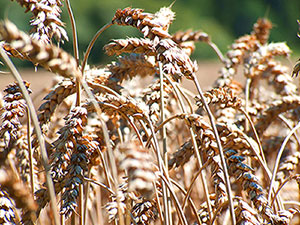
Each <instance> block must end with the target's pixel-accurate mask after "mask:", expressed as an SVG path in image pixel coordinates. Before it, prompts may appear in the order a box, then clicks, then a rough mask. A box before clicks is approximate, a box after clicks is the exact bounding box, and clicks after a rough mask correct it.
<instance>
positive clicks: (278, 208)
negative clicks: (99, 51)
mask: <svg viewBox="0 0 300 225" xmlns="http://www.w3.org/2000/svg"><path fill="white" fill-rule="evenodd" d="M17 2H18V3H19V4H20V5H21V6H23V7H25V8H26V11H30V12H32V14H33V18H32V20H31V21H30V23H31V25H33V29H32V31H31V35H27V34H25V33H23V32H21V31H19V30H18V28H17V27H16V26H15V25H14V24H13V23H12V22H9V21H2V22H1V23H0V41H1V42H0V48H1V49H0V50H1V56H2V59H3V62H4V63H6V64H7V65H8V67H9V68H10V70H11V71H12V74H13V75H14V76H15V77H16V78H18V76H19V75H18V72H17V70H15V68H14V66H13V65H12V64H10V61H9V58H7V56H9V57H16V58H19V59H21V60H29V61H31V62H32V63H33V64H34V65H35V66H41V67H44V68H45V69H47V70H49V71H51V72H53V74H56V75H57V76H60V77H61V78H62V79H61V81H59V82H56V83H55V85H54V86H53V88H52V90H51V91H50V92H49V93H45V97H44V99H43V102H42V103H40V107H39V108H38V116H37V117H35V116H34V113H33V111H34V110H33V109H32V108H31V103H30V101H28V94H29V93H31V90H30V88H29V86H30V84H29V83H28V82H26V81H24V83H22V82H20V80H19V81H18V82H15V83H13V84H9V85H8V86H7V88H6V89H5V90H4V96H3V98H2V100H1V102H0V106H1V111H0V113H1V123H0V223H1V224H57V225H58V224H109V223H114V224H120V225H125V224H126V225H129V224H141V225H142V224H143V225H148V224H167V225H171V224H184V225H188V224H199V225H200V224H230V223H232V224H255V225H256V224H275V225H281V224H299V223H300V216H299V210H300V166H299V161H300V150H299V146H300V138H299V135H298V132H297V129H298V128H299V120H300V113H299V112H300V95H299V89H298V87H297V85H295V83H294V81H293V80H292V78H291V76H290V72H289V68H287V67H286V66H284V65H283V64H282V63H281V62H280V61H279V59H278V57H277V56H281V57H288V56H289V54H290V52H291V51H290V49H289V47H288V46H287V45H286V44H285V43H284V42H282V43H269V41H268V39H269V33H270V30H271V28H272V23H271V22H270V21H269V20H268V19H265V18H263V19H258V20H257V22H256V23H255V24H254V26H253V31H252V32H251V33H250V34H248V35H245V36H242V37H240V38H238V39H237V40H236V41H235V42H234V43H233V44H232V45H231V47H230V49H229V51H228V52H227V53H226V55H225V56H223V55H222V53H221V52H220V51H219V50H218V48H217V46H216V45H215V44H214V43H213V42H212V41H211V38H210V36H209V35H208V34H206V33H204V32H202V31H191V30H187V31H185V32H183V31H179V32H177V33H175V34H170V33H169V31H168V29H169V26H170V25H171V23H172V21H173V20H174V18H175V13H174V12H173V11H172V10H171V7H164V8H161V9H160V10H159V11H158V12H157V13H154V14H152V13H147V12H144V10H143V9H135V8H125V9H122V10H121V9H118V10H117V11H116V13H115V15H114V17H113V18H112V20H111V22H110V23H109V24H108V25H106V26H104V27H103V28H102V29H100V30H99V32H98V34H99V35H100V34H101V32H102V31H103V30H105V29H107V28H109V27H110V26H112V25H120V26H133V27H136V28H137V29H138V30H139V31H141V32H142V34H143V36H144V37H143V38H126V39H119V40H112V41H111V42H110V43H108V44H107V45H105V46H104V51H105V53H106V54H108V55H110V56H114V55H116V56H118V57H116V61H113V62H111V63H110V64H108V65H106V66H103V67H101V68H100V67H95V66H91V65H87V63H86V62H87V59H88V55H89V52H90V50H91V48H92V46H93V43H94V41H95V40H96V38H95V39H93V40H92V41H91V44H90V46H89V47H88V49H87V51H86V52H85V55H84V58H83V63H82V64H81V65H80V60H79V58H77V55H78V54H77V52H78V48H77V45H76V42H74V52H75V53H74V56H72V55H71V54H69V53H67V52H65V51H64V50H63V49H62V48H60V47H59V46H56V45H55V44H54V43H53V41H52V39H53V37H55V38H56V39H57V41H58V42H59V41H62V40H63V39H64V40H67V39H68V38H67V34H66V32H65V31H64V29H63V26H64V24H63V23H62V21H60V19H59V17H60V6H61V2H60V1H59V0H51V1H50V0H44V1H37V0H30V1H27V0H23V1H21V0H17ZM67 3H68V2H67ZM67 5H68V7H69V4H67ZM69 9H70V8H69ZM70 17H71V19H72V16H71V14H70ZM73 25H74V26H75V24H73ZM74 26H73V27H72V28H73V30H74V28H75V27H74ZM120 29H121V28H120ZM97 37H98V36H97ZM73 39H74V34H73ZM199 41H201V42H205V43H207V44H208V45H210V46H211V47H212V48H213V49H214V50H215V51H216V54H217V55H218V57H219V58H220V60H221V62H222V63H223V66H222V68H220V76H219V77H218V79H217V80H216V81H215V83H214V87H213V88H212V89H210V90H209V91H207V92H205V93H202V90H201V88H200V85H199V82H198V80H197V77H196V75H195V72H196V71H197V63H196V62H195V61H192V60H191V58H190V55H191V53H192V52H193V51H194V49H195V44H196V42H199ZM125 53H126V54H125ZM299 68H300V66H299V63H298V64H297V65H296V66H295V68H294V69H293V72H291V73H292V74H295V75H297V74H298V72H299ZM238 70H239V71H242V72H241V74H243V75H244V77H245V83H243V84H242V83H239V82H237V81H236V75H237V72H238ZM200 76H208V75H207V74H200ZM145 77H148V78H147V79H148V81H149V80H150V82H148V84H146V82H145V79H144V78H145ZM182 79H189V80H190V82H191V85H195V86H196V88H197V91H198V92H197V93H196V94H193V93H191V92H189V91H187V90H186V89H184V88H183V87H182V86H181V81H182ZM22 87H26V88H27V91H26V88H25V89H23V88H22ZM82 88H83V89H84V91H82V90H81V89H82ZM32 95H33V96H34V93H33V94H32ZM25 99H26V100H25ZM30 118H31V119H30ZM35 120H37V121H38V122H39V124H38V125H37V124H35V122H34V121H35ZM31 121H33V123H32V122H31ZM39 132H41V134H42V135H41V136H40V135H39ZM43 140H45V141H43ZM46 153H47V155H48V156H49V160H48V159H47V157H46V156H47V155H46Z"/></svg>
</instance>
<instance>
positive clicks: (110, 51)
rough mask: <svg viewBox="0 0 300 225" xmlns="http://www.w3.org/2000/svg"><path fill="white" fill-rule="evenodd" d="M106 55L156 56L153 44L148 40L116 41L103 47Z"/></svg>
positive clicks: (129, 39)
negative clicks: (132, 54)
mask: <svg viewBox="0 0 300 225" xmlns="http://www.w3.org/2000/svg"><path fill="white" fill-rule="evenodd" d="M104 50H105V53H106V54H107V55H110V56H111V55H121V54H122V53H137V54H146V55H156V53H155V43H154V42H153V41H151V40H150V39H144V38H127V39H116V40H113V41H112V42H111V43H108V44H106V45H105V46H104Z"/></svg>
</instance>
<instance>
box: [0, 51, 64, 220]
mask: <svg viewBox="0 0 300 225" xmlns="http://www.w3.org/2000/svg"><path fill="white" fill-rule="evenodd" d="M0 55H1V57H2V58H3V59H4V61H5V62H6V64H7V65H8V67H9V69H10V70H11V73H12V74H13V76H14V78H15V79H16V80H17V82H18V84H19V86H20V88H21V90H22V93H23V95H24V98H25V100H26V103H27V105H28V108H29V112H30V116H31V119H32V121H33V124H34V128H35V131H36V133H37V137H38V141H39V144H40V148H41V154H42V162H43V166H44V168H45V170H46V182H47V186H48V191H49V196H50V199H51V202H52V204H51V206H52V211H53V215H54V223H55V224H56V225H59V222H58V221H59V220H58V215H57V212H58V211H57V207H56V198H55V193H54V187H53V181H52V178H51V175H50V166H49V163H48V156H47V152H46V148H45V142H44V139H43V136H42V132H41V129H40V127H39V123H38V120H37V115H36V112H35V109H34V106H33V103H32V101H31V98H30V97H29V95H28V92H27V89H26V87H25V86H24V84H23V80H22V78H21V76H20V74H19V72H18V71H17V69H16V68H15V66H14V65H13V63H12V62H11V61H10V59H9V57H8V56H7V54H6V53H5V51H4V49H3V48H2V47H0Z"/></svg>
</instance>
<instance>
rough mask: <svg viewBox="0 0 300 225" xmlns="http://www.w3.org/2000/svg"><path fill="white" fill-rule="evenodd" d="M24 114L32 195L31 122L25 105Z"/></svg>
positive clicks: (32, 191) (33, 182)
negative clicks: (25, 117)
mask: <svg viewBox="0 0 300 225" xmlns="http://www.w3.org/2000/svg"><path fill="white" fill-rule="evenodd" d="M26 114H27V142H28V152H29V168H30V186H31V193H32V196H34V191H35V188H34V186H35V185H34V184H35V181H34V165H33V150H32V148H31V133H30V130H31V126H30V125H31V124H30V123H31V122H30V113H29V109H28V107H26Z"/></svg>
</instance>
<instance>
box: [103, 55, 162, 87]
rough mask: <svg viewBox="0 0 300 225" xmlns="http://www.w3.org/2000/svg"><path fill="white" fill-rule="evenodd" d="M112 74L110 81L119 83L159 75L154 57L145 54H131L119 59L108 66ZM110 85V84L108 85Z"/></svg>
mask: <svg viewBox="0 0 300 225" xmlns="http://www.w3.org/2000/svg"><path fill="white" fill-rule="evenodd" d="M107 67H108V69H109V71H110V72H111V73H112V76H111V77H110V79H111V80H112V81H113V80H115V79H116V80H117V81H118V82H119V83H122V81H124V80H127V79H129V80H130V79H132V78H134V77H135V76H140V77H142V78H144V77H146V76H151V75H154V74H155V73H157V72H158V71H157V67H156V63H155V60H154V57H149V56H147V55H145V54H129V55H124V56H121V57H119V58H118V61H116V62H112V63H111V64H108V65H107ZM108 85H109V84H108Z"/></svg>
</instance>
